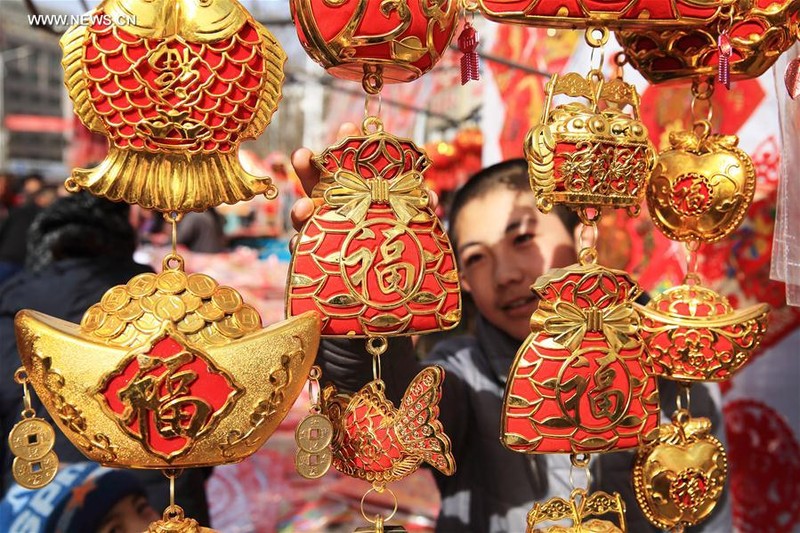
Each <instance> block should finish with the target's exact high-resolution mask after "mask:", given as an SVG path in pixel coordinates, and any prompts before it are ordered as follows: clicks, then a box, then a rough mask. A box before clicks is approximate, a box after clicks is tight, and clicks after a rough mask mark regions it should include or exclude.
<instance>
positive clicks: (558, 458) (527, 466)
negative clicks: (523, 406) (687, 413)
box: [317, 319, 731, 533]
mask: <svg viewBox="0 0 800 533" xmlns="http://www.w3.org/2000/svg"><path fill="white" fill-rule="evenodd" d="M362 345H363V341H340V340H334V341H325V342H324V343H323V347H322V349H321V350H320V354H319V356H318V360H317V361H318V364H320V366H321V367H322V370H323V382H324V381H326V380H327V381H333V382H334V383H336V384H337V385H338V386H339V387H340V388H343V389H345V390H348V391H356V390H358V389H359V388H360V387H361V386H363V385H364V384H365V383H367V382H368V381H369V380H371V379H372V362H371V358H370V356H369V355H368V354H367V353H366V352H365V351H364V350H363V349H362V348H361V346H362ZM389 345H390V347H389V350H388V351H387V353H385V354H384V355H383V356H382V357H381V366H382V377H383V380H384V381H385V382H386V391H387V395H388V397H389V399H391V400H392V401H393V402H395V404H396V405H397V402H399V400H400V398H401V397H402V394H403V392H404V391H405V388H406V386H407V385H408V384H409V383H410V381H411V379H412V378H413V377H414V375H416V373H417V372H418V371H419V370H421V368H422V366H423V365H431V364H437V365H440V366H442V367H443V368H444V369H445V372H446V376H445V379H444V383H443V393H442V399H441V403H440V414H439V418H440V420H441V421H442V424H443V426H444V429H445V432H446V433H447V435H448V436H449V437H450V439H451V441H452V445H453V454H454V456H455V460H456V473H455V475H453V476H450V477H447V476H443V475H440V474H439V473H438V472H436V471H434V473H435V475H436V481H437V484H438V486H439V490H440V492H441V496H442V507H441V511H440V514H439V519H438V522H437V527H436V530H437V531H438V532H442V533H443V532H447V533H456V532H458V533H490V532H491V533H500V532H509V533H522V532H523V531H525V517H526V514H527V513H528V511H529V510H530V509H531V507H532V506H533V504H534V503H535V502H537V501H544V500H545V499H547V498H550V497H552V496H561V497H563V498H568V497H569V488H568V487H569V481H568V476H569V467H568V466H567V465H568V464H569V460H568V459H567V456H566V455H565V454H559V455H549V456H543V455H526V454H522V453H516V452H512V451H510V450H508V449H506V448H505V447H504V446H503V445H502V444H501V442H500V413H501V411H502V402H503V393H504V390H505V382H506V377H507V375H508V372H509V370H510V368H511V364H512V362H513V360H514V356H515V354H516V352H517V349H518V348H519V346H520V343H519V341H516V340H514V339H512V338H511V337H509V336H508V335H506V334H505V333H503V332H502V331H500V330H499V329H497V328H495V327H494V326H492V325H491V324H489V323H487V322H486V321H485V320H483V319H479V320H478V325H477V336H476V337H472V336H464V337H457V338H454V339H451V340H446V341H443V342H441V343H439V344H438V345H436V347H435V348H434V350H433V351H432V353H431V354H430V357H429V358H428V359H427V360H426V361H424V363H418V362H417V361H416V359H415V358H414V355H413V353H414V352H413V348H412V346H411V343H410V341H409V340H408V339H407V338H400V339H392V340H391V341H390V343H389ZM659 390H660V391H661V402H662V403H661V405H662V409H663V411H662V413H663V414H664V415H666V416H669V415H670V414H671V413H672V411H674V409H675V394H676V387H675V385H674V384H673V383H671V382H667V381H661V382H659ZM691 401H692V405H691V409H692V414H693V415H694V416H706V417H709V418H711V421H712V422H713V424H714V428H715V431H716V432H717V437H718V438H721V435H722V420H721V416H720V411H719V408H718V407H716V406H715V405H714V402H713V401H712V399H711V398H710V396H709V393H708V390H707V389H705V388H704V387H703V386H695V387H693V389H692V400H691ZM721 440H722V439H721ZM632 461H633V453H631V452H617V453H611V454H605V455H596V456H595V458H594V459H593V460H592V464H593V467H592V469H593V475H592V481H593V483H592V488H593V489H596V490H605V491H607V492H614V491H616V492H619V493H621V495H622V497H623V499H624V500H625V502H626V506H627V512H626V518H627V520H628V531H630V532H631V533H645V532H653V531H659V530H658V529H657V528H654V527H653V526H652V525H650V524H649V522H647V520H646V519H645V518H644V516H643V515H642V513H641V511H640V510H639V508H638V505H637V504H636V500H635V498H634V496H633V488H632V486H631V481H630V480H631V470H632ZM575 482H576V485H579V486H580V485H581V484H582V483H583V476H582V475H581V474H580V473H577V474H576V477H575ZM726 493H727V490H726ZM726 498H727V497H726V496H725V495H724V496H723V501H722V502H720V504H719V505H718V508H717V511H715V513H716V514H718V515H719V517H718V518H717V519H714V518H713V517H712V519H711V520H712V521H714V524H713V525H712V526H707V527H705V528H704V527H701V526H698V527H695V528H692V531H693V532H698V533H699V532H703V533H710V532H712V531H713V532H715V533H723V532H725V533H729V532H730V531H731V525H730V517H729V516H728V515H729V511H728V509H727V502H726ZM723 508H724V509H723Z"/></svg>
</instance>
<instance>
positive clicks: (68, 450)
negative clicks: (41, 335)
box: [0, 192, 211, 525]
mask: <svg viewBox="0 0 800 533" xmlns="http://www.w3.org/2000/svg"><path fill="white" fill-rule="evenodd" d="M129 213H130V207H129V206H128V205H127V204H123V203H113V202H110V201H108V200H105V199H102V198H97V197H94V196H92V195H90V194H89V193H87V192H81V193H77V194H74V195H72V196H69V197H65V198H60V199H58V200H57V201H56V202H55V203H53V205H51V206H50V207H49V208H47V209H45V210H43V211H42V212H41V213H40V214H39V215H38V216H37V217H36V218H35V220H34V222H33V224H32V225H31V228H30V231H29V233H28V238H27V246H28V253H27V258H26V263H25V268H24V270H22V271H21V272H20V273H19V274H17V275H16V276H14V278H13V279H10V280H8V282H6V283H5V284H4V285H2V286H0V415H1V417H2V418H1V420H2V435H8V433H9V431H10V430H11V428H12V427H13V426H14V424H15V423H16V422H17V421H18V420H19V418H20V412H21V411H22V390H21V388H20V386H19V385H17V384H16V383H15V382H14V379H13V376H14V371H15V370H16V369H17V368H18V367H19V366H20V364H21V362H20V358H19V353H18V352H17V346H16V339H15V334H14V316H15V315H16V314H17V312H19V311H20V310H22V309H32V310H34V311H40V312H42V313H46V314H48V315H50V316H53V317H56V318H60V319H62V320H68V321H70V322H72V323H76V324H77V323H80V321H81V318H82V316H83V314H84V313H85V312H86V310H87V309H88V308H89V307H90V306H92V305H93V304H95V303H97V302H99V301H100V299H101V298H102V296H103V294H104V293H105V292H106V291H107V290H108V289H110V288H111V287H113V286H115V285H121V284H124V283H127V282H128V280H129V279H130V278H132V277H134V276H136V275H137V274H141V273H143V272H151V271H152V270H151V268H150V267H149V266H145V265H140V264H138V263H136V262H134V260H133V253H134V251H135V249H136V244H137V243H136V233H135V231H134V229H133V227H132V226H131V224H130V221H129ZM36 404H37V405H36V406H35V407H36V410H37V413H38V416H40V417H42V418H45V419H46V420H51V417H50V415H49V414H48V413H47V411H46V410H45V409H44V408H43V407H42V406H41V405H40V404H38V402H36ZM54 450H55V452H56V454H57V455H58V457H59V459H60V460H61V461H62V462H66V463H75V462H80V461H85V458H84V457H83V454H81V452H79V451H78V450H77V449H76V448H74V447H73V446H72V444H71V443H70V442H69V441H68V440H67V438H66V437H64V436H63V434H61V432H59V431H56V445H55V448H54ZM0 459H1V461H0V467H2V472H3V477H2V480H1V482H0V484H1V485H2V486H0V488H2V493H5V492H6V491H7V490H8V489H9V487H10V486H12V484H13V479H12V476H11V463H12V461H13V457H12V456H11V454H10V452H9V450H8V447H7V446H4V447H2V449H0ZM210 472H211V469H189V470H187V471H185V472H184V473H183V475H181V476H180V477H179V478H178V479H177V481H176V488H177V490H178V494H179V495H180V498H179V500H178V503H179V504H180V505H181V506H182V507H183V508H184V510H185V511H186V514H187V516H191V517H192V518H195V519H196V520H198V521H199V522H200V523H201V524H205V525H207V524H208V522H209V519H208V504H207V501H206V495H205V487H204V484H205V480H206V479H207V478H208V476H209V475H210ZM135 475H136V476H137V477H138V478H139V479H140V480H141V481H142V482H143V483H144V484H145V486H146V488H147V493H148V497H149V499H150V502H151V503H152V505H153V506H154V507H155V508H157V509H163V508H165V507H166V506H167V505H168V503H169V483H168V481H167V479H166V478H165V477H164V476H163V475H161V473H160V472H157V471H152V472H151V471H137V472H136V473H135ZM43 490H47V489H43Z"/></svg>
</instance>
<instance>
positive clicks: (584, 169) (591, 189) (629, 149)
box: [525, 70, 655, 221]
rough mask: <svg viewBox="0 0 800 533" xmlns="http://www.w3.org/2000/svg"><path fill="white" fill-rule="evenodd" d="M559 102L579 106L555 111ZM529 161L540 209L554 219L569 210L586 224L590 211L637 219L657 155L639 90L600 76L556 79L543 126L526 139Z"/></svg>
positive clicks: (550, 88) (594, 73)
mask: <svg viewBox="0 0 800 533" xmlns="http://www.w3.org/2000/svg"><path fill="white" fill-rule="evenodd" d="M557 95H567V96H569V97H572V98H575V99H576V100H572V101H570V102H568V103H563V104H560V105H558V106H556V107H554V108H552V109H551V104H552V102H553V98H554V97H555V96H557ZM578 98H580V100H578ZM626 107H629V108H630V111H627V110H626ZM525 157H526V159H527V160H528V173H529V175H530V180H531V188H532V189H533V191H534V193H535V194H536V198H537V205H538V207H539V209H540V210H541V211H542V212H543V213H548V212H550V210H551V209H552V208H553V205H555V204H564V205H567V206H569V207H570V208H572V209H574V210H576V211H577V212H578V214H579V216H580V217H581V219H582V220H584V221H586V216H587V215H586V209H587V208H597V213H598V216H599V214H600V208H601V207H613V208H624V209H626V210H627V211H628V213H629V214H630V215H631V216H635V215H636V214H638V212H639V206H640V204H641V202H642V199H643V197H644V189H645V184H646V181H647V178H648V176H649V174H650V171H651V170H652V168H653V164H654V163H655V149H654V148H653V145H652V143H651V142H650V140H649V138H648V135H647V128H645V126H644V124H643V123H642V122H641V120H640V119H639V95H638V93H637V92H636V89H635V88H634V87H633V85H630V84H628V83H625V82H624V81H622V79H621V78H616V79H614V80H606V79H605V78H604V77H603V75H602V73H600V72H599V71H596V70H593V71H591V72H590V74H589V75H588V76H582V75H580V74H577V73H574V72H571V73H569V74H565V75H563V76H559V75H553V77H552V78H551V79H550V81H549V82H548V83H547V100H546V102H545V105H544V111H543V114H542V118H541V119H540V121H539V123H538V124H537V125H536V126H534V127H533V129H531V131H530V132H529V133H528V135H527V137H526V139H525Z"/></svg>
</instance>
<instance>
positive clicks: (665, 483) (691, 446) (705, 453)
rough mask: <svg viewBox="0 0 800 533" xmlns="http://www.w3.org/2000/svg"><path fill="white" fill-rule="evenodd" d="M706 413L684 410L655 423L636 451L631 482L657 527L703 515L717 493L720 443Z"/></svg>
mask: <svg viewBox="0 0 800 533" xmlns="http://www.w3.org/2000/svg"><path fill="white" fill-rule="evenodd" d="M710 430H711V422H710V421H709V420H708V419H707V418H691V417H690V416H689V413H688V412H687V411H685V410H680V411H677V412H676V413H675V414H674V415H673V422H672V423H671V424H664V425H662V426H660V435H659V438H658V442H657V443H655V444H654V445H652V446H646V447H644V448H642V449H641V450H639V452H638V453H637V454H636V459H635V460H634V466H633V488H634V492H635V493H636V500H637V501H638V502H639V506H640V507H641V508H642V512H643V513H644V515H645V516H646V517H647V519H648V520H649V521H650V522H652V523H653V524H654V525H656V526H657V527H659V528H662V529H670V530H671V529H672V528H679V527H682V526H692V525H695V524H697V523H699V522H702V521H703V520H705V519H706V518H707V517H708V515H709V514H710V513H711V512H712V511H713V510H714V507H715V506H716V504H717V500H719V498H720V496H721V495H722V490H723V488H724V486H725V479H726V477H727V471H728V460H727V456H726V455H725V449H724V448H723V447H722V443H720V442H719V441H718V440H717V439H716V438H714V436H712V435H711V434H710Z"/></svg>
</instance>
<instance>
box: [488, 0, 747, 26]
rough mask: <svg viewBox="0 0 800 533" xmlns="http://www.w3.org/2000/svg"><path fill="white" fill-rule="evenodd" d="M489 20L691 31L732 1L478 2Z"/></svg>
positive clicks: (501, 0)
mask: <svg viewBox="0 0 800 533" xmlns="http://www.w3.org/2000/svg"><path fill="white" fill-rule="evenodd" d="M478 2H479V9H480V11H481V13H483V15H484V16H485V17H486V18H488V19H489V20H495V21H497V22H511V23H516V24H525V25H529V26H546V27H552V28H565V29H575V28H593V27H605V28H610V29H617V28H625V29H634V28H635V29H649V28H653V27H656V28H659V29H662V28H684V29H686V28H694V27H697V26H704V25H707V24H710V23H711V22H712V21H714V20H715V19H716V18H717V17H718V15H719V14H720V13H721V12H722V11H723V9H724V7H725V6H727V5H730V4H731V3H733V2H734V0H722V1H715V0H700V1H696V0H640V1H637V2H602V1H600V2H598V1H593V0H577V1H575V2H563V1H552V0H550V1H548V0H527V1H525V0H522V1H514V0H478Z"/></svg>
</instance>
